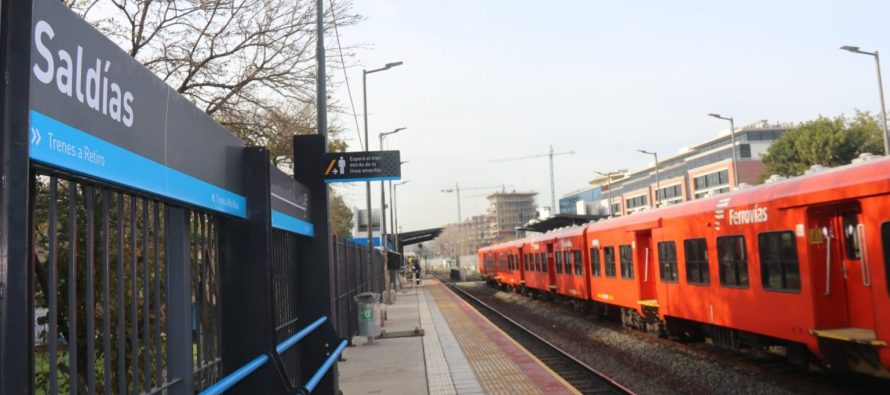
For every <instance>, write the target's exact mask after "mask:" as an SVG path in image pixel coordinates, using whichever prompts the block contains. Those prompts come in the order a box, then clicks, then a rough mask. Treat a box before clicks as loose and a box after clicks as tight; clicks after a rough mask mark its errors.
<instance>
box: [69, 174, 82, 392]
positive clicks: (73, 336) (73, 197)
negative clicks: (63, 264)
mask: <svg viewBox="0 0 890 395" xmlns="http://www.w3.org/2000/svg"><path fill="white" fill-rule="evenodd" d="M78 383H79V380H78V376H77V184H75V183H74V182H73V181H68V388H69V390H70V391H71V395H77V388H78Z"/></svg>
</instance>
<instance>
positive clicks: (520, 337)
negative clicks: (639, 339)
mask: <svg viewBox="0 0 890 395" xmlns="http://www.w3.org/2000/svg"><path fill="white" fill-rule="evenodd" d="M440 280H442V282H443V284H445V285H447V286H448V288H450V289H451V290H452V291H454V292H455V293H457V295H459V296H460V297H461V298H462V299H464V300H465V301H467V302H468V303H470V305H472V306H473V307H475V308H476V309H477V310H478V311H479V313H481V314H482V315H483V316H485V318H488V320H489V321H491V322H492V323H494V324H495V325H496V326H498V327H499V328H501V330H503V331H504V332H506V333H507V334H508V335H509V336H510V337H512V338H513V339H514V340H516V341H517V342H518V343H519V344H521V345H522V346H523V347H525V349H527V350H528V351H529V352H531V353H532V354H533V355H534V356H535V357H537V358H538V359H539V360H541V362H543V363H544V364H546V365H547V366H548V367H549V368H550V369H551V370H553V371H554V372H555V373H556V374H558V375H559V376H560V377H562V378H563V379H564V380H565V381H566V382H568V383H569V384H571V385H572V386H573V387H575V389H577V390H578V391H580V392H581V393H582V394H633V393H634V392H633V391H631V390H629V389H628V388H626V387H624V386H622V385H621V384H620V383H618V382H616V381H615V380H613V379H611V378H610V377H608V376H606V375H605V374H603V373H600V372H599V371H597V370H596V369H594V368H591V367H590V366H588V365H586V364H585V363H584V362H581V361H579V360H578V359H577V358H575V357H573V356H572V355H570V354H569V353H567V352H565V351H563V350H562V349H560V348H559V347H557V346H555V345H553V344H552V343H550V342H548V341H547V340H545V339H543V338H541V337H540V336H538V335H536V334H535V333H534V332H532V331H531V330H529V329H527V328H526V327H524V326H522V325H520V324H519V323H517V322H516V321H513V320H512V319H510V318H509V317H507V316H506V315H504V314H502V313H500V312H499V311H497V310H496V309H494V308H493V307H491V306H489V305H488V304H486V303H485V302H483V301H481V300H479V299H477V298H476V297H475V296H473V295H470V294H469V293H467V292H466V291H464V290H463V289H461V288H460V287H457V286H454V285H453V284H452V283H451V282H449V281H448V280H447V279H440Z"/></svg>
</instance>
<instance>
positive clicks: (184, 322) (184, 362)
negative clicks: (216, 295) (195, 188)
mask: <svg viewBox="0 0 890 395" xmlns="http://www.w3.org/2000/svg"><path fill="white" fill-rule="evenodd" d="M165 217H166V219H165V222H164V224H165V226H166V230H165V233H166V234H167V239H166V244H167V245H166V247H165V248H166V251H167V253H166V257H167V301H166V302H167V315H168V317H167V381H168V382H171V381H173V380H175V379H177V378H178V379H180V380H181V381H180V382H179V383H177V384H176V385H174V386H173V387H172V388H170V390H169V392H170V394H172V395H179V394H181V395H186V394H193V393H194V389H193V388H192V387H193V386H194V371H195V366H194V360H193V358H194V356H193V355H192V322H193V321H192V293H191V289H192V284H191V259H190V257H189V211H188V210H186V209H184V208H181V207H175V206H167V213H166V214H165Z"/></svg>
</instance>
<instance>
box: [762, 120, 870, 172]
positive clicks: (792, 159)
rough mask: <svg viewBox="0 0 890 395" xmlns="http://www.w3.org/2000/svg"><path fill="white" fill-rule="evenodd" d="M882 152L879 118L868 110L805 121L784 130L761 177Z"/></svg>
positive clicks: (770, 152)
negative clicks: (850, 117)
mask: <svg viewBox="0 0 890 395" xmlns="http://www.w3.org/2000/svg"><path fill="white" fill-rule="evenodd" d="M864 152H869V153H872V154H877V155H880V154H883V153H884V148H883V140H882V138H881V128H880V127H879V126H878V120H877V119H876V118H875V117H873V116H872V115H871V114H869V113H868V112H861V111H856V116H855V117H854V118H852V119H849V118H847V117H845V116H843V115H840V116H837V117H835V118H826V117H822V116H820V117H819V118H817V119H815V120H812V121H808V122H804V123H802V124H801V125H800V126H798V127H797V128H795V129H793V130H790V131H788V132H785V133H784V134H782V136H781V137H780V138H779V139H778V140H776V141H775V142H773V144H772V145H770V147H769V150H767V153H766V154H764V155H763V163H764V165H766V170H765V171H764V172H763V174H762V175H761V181H763V179H765V178H766V177H769V176H770V175H772V174H779V175H782V176H799V175H801V174H803V173H804V171H806V170H807V169H808V168H810V166H813V165H822V166H825V167H835V166H840V165H845V164H848V163H850V161H851V160H853V159H854V158H856V157H857V156H859V154H861V153H864Z"/></svg>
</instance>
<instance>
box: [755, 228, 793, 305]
mask: <svg viewBox="0 0 890 395" xmlns="http://www.w3.org/2000/svg"><path fill="white" fill-rule="evenodd" d="M794 243H795V240H794V233H793V232H791V231H786V232H770V233H761V234H759V235H757V245H758V251H759V252H760V279H761V281H762V282H763V288H764V289H773V290H782V291H800V267H799V264H798V262H797V246H796V245H795V244H794Z"/></svg>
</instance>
